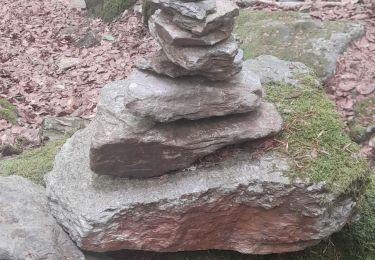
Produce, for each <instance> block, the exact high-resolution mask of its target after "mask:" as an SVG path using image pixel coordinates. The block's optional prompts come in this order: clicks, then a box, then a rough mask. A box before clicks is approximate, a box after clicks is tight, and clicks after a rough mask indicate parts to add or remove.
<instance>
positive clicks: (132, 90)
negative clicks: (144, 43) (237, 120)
mask: <svg viewBox="0 0 375 260" xmlns="http://www.w3.org/2000/svg"><path fill="white" fill-rule="evenodd" d="M262 95H263V89H262V85H261V84H260V81H259V78H258V76H257V75H255V74H254V73H252V72H251V71H250V70H247V69H244V70H242V71H241V72H240V73H238V74H237V75H235V76H234V77H232V78H230V79H228V80H226V81H219V82H212V81H208V80H206V79H204V78H201V77H183V78H178V79H171V78H169V77H166V76H160V75H157V74H154V73H149V72H143V71H139V70H136V71H135V72H133V73H132V74H131V75H130V76H129V78H128V80H127V84H126V97H125V107H126V108H127V109H128V110H129V111H130V112H131V113H132V114H133V115H135V116H139V117H147V118H150V119H152V120H153V121H157V122H171V121H176V120H179V119H190V120H196V119H202V118H208V117H214V116H225V115H230V114H239V113H247V112H251V111H254V110H255V109H257V108H258V107H259V105H260V103H261V98H262Z"/></svg>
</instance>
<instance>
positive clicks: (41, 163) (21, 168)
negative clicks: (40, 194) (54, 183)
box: [0, 139, 65, 184]
mask: <svg viewBox="0 0 375 260" xmlns="http://www.w3.org/2000/svg"><path fill="white" fill-rule="evenodd" d="M64 142H65V139H64V140H58V141H53V142H49V143H47V144H46V145H45V146H42V147H39V148H36V149H33V150H30V151H27V152H25V153H23V154H21V155H20V156H19V157H17V158H12V159H7V160H2V161H0V175H2V176H9V175H19V176H22V177H25V178H27V179H29V180H31V181H33V182H34V183H37V184H43V176H44V175H45V174H46V173H47V172H49V171H50V170H52V167H53V161H54V159H55V156H56V154H57V152H58V150H59V148H60V147H61V146H62V144H63V143H64Z"/></svg>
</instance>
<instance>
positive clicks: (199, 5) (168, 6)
mask: <svg viewBox="0 0 375 260" xmlns="http://www.w3.org/2000/svg"><path fill="white" fill-rule="evenodd" d="M150 2H151V4H152V5H155V6H157V7H159V8H162V9H163V10H166V11H168V12H171V13H175V14H179V15H183V16H186V17H189V18H192V19H196V20H204V19H205V18H206V17H207V15H208V14H210V13H214V12H215V11H216V0H201V1H181V0H150Z"/></svg>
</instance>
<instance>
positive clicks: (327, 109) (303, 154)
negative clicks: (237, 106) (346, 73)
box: [266, 75, 369, 193]
mask: <svg viewBox="0 0 375 260" xmlns="http://www.w3.org/2000/svg"><path fill="white" fill-rule="evenodd" d="M300 82H301V83H302V84H301V87H300V88H295V87H292V86H289V85H286V84H269V85H268V86H267V88H266V89H267V93H268V99H269V100H270V101H271V102H273V103H275V104H276V106H277V107H278V110H279V111H280V112H281V114H282V116H283V118H284V121H285V125H284V129H283V131H282V133H281V134H280V136H279V137H278V142H279V143H280V144H282V148H281V151H282V152H284V153H286V154H287V155H288V156H289V157H291V158H292V159H293V168H292V171H291V172H290V176H291V177H292V178H301V179H310V180H312V181H314V182H321V181H324V182H326V183H327V185H328V188H330V189H331V190H332V191H333V192H338V193H344V192H348V193H357V192H360V191H361V190H362V186H363V185H364V184H365V183H366V180H367V179H368V173H369V170H368V165H367V162H366V160H365V159H364V158H363V157H361V156H359V146H358V145H357V144H356V143H354V142H353V141H352V140H351V139H350V137H349V136H348V135H347V134H346V133H345V131H344V130H343V127H342V123H341V120H340V116H339V114H338V112H337V111H336V109H335V105H334V104H333V103H332V102H331V101H330V100H329V99H328V97H327V96H326V94H325V92H324V90H323V89H322V88H321V87H320V85H319V84H317V82H318V81H317V80H316V79H315V78H314V77H313V76H312V75H304V76H303V77H302V78H301V79H300Z"/></svg>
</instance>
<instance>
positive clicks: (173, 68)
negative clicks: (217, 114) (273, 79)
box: [137, 49, 243, 82]
mask: <svg viewBox="0 0 375 260" xmlns="http://www.w3.org/2000/svg"><path fill="white" fill-rule="evenodd" d="M242 65H243V51H242V50H241V49H239V50H238V54H237V56H236V58H235V60H234V64H233V66H231V69H232V70H233V71H230V72H228V71H227V72H226V73H219V72H218V73H219V74H218V73H216V72H209V73H208V72H207V71H199V70H197V71H189V70H187V69H185V68H183V67H181V66H179V65H176V64H174V63H173V62H171V61H170V60H169V58H168V57H167V55H166V54H165V52H164V51H163V50H158V51H156V52H154V53H152V54H150V55H147V56H146V57H144V58H142V59H141V60H139V61H138V62H137V67H138V68H139V69H141V70H148V71H153V72H155V73H157V74H162V75H166V76H168V77H171V78H179V77H183V76H202V77H205V78H207V79H209V80H211V81H216V82H217V81H220V80H225V79H230V78H231V77H229V76H227V74H228V73H229V74H228V75H231V74H233V76H234V75H235V74H236V73H238V72H239V71H240V70H241V67H242ZM233 76H232V77H233ZM227 77H228V78H227Z"/></svg>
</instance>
